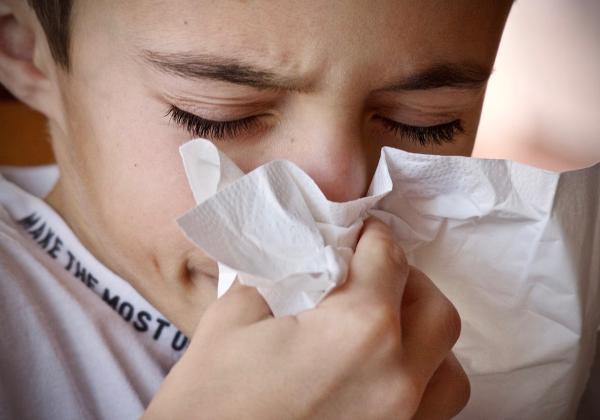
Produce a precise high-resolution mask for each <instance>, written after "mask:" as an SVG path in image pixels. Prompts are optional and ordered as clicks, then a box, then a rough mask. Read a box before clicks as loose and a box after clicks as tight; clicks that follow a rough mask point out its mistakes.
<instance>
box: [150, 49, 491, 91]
mask: <svg viewBox="0 0 600 420" xmlns="http://www.w3.org/2000/svg"><path fill="white" fill-rule="evenodd" d="M142 57H143V58H144V60H145V61H146V62H147V63H149V64H151V65H152V66H153V67H154V68H156V69H157V70H160V71H162V72H164V73H167V74H171V75H175V76H179V77H184V78H188V79H199V80H206V79H209V80H216V81H222V82H227V83H233V84H239V85H245V86H250V87H253V88H256V89H262V90H290V91H307V90H308V89H309V86H308V85H307V83H306V82H305V81H303V80H302V79H300V78H293V77H287V76H283V75H280V74H277V73H276V72H275V71H272V70H269V69H261V68H259V67H257V66H255V65H252V64H249V63H247V62H244V61H243V60H240V59H236V58H226V57H219V56H215V55H207V54H193V55H192V54H186V53H162V52H155V51H149V50H144V51H143V52H142ZM490 75H491V69H488V68H485V67H483V66H480V65H477V64H471V63H463V64H456V63H436V64H433V65H430V66H429V67H427V68H425V69H422V70H418V71H416V72H414V73H413V74H410V75H408V76H406V77H404V78H402V79H401V80H400V81H398V82H397V83H393V84H392V85H390V86H388V87H384V88H383V89H379V91H418V90H430V89H438V88H457V89H479V88H481V87H483V86H484V85H485V84H486V83H487V81H488V79H489V77H490Z"/></svg>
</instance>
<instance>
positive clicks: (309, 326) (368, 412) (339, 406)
mask: <svg viewBox="0 0 600 420" xmlns="http://www.w3.org/2000/svg"><path fill="white" fill-rule="evenodd" d="M459 333H460V318H459V317H458V314H457V312H456V310H455V309H454V307H453V306H452V305H451V303H450V302H449V301H448V300H447V299H446V298H445V297H444V296H443V295H442V294H441V292H440V291H439V290H438V289H437V288H436V287H435V286H434V285H433V283H432V282H431V281H430V280H429V279H428V278H427V277H426V276H425V275H424V274H423V273H421V272H419V271H417V270H414V269H412V268H410V267H409V265H408V264H407V262H406V258H405V256H404V253H403V252H402V250H401V249H400V248H399V246H398V245H396V244H395V243H394V241H393V239H392V236H391V234H390V232H389V229H388V228H387V227H386V226H385V225H384V224H383V223H381V222H379V221H376V220H368V221H367V222H366V224H365V228H364V231H363V234H362V236H361V238H360V241H359V243H358V245H357V249H356V253H355V255H354V257H353V259H352V261H351V267H350V273H349V278H348V280H347V282H346V283H345V284H344V285H342V286H341V287H340V288H339V289H337V290H335V291H334V292H333V293H331V295H329V296H328V297H327V298H326V299H324V300H323V301H322V302H321V303H320V304H319V305H318V307H317V308H315V309H313V310H309V311H306V312H303V313H301V314H299V315H297V316H286V317H282V318H273V316H272V314H271V312H270V310H269V308H268V306H267V304H266V303H265V301H264V300H263V298H262V297H261V296H260V295H259V294H258V293H257V292H256V290H255V289H253V288H249V287H246V286H242V285H239V284H236V285H235V286H234V287H233V288H232V289H231V290H230V291H229V292H228V293H226V294H225V296H224V297H223V298H222V299H220V300H218V301H216V302H215V303H214V304H212V305H211V306H210V307H209V308H208V309H207V311H206V313H205V315H204V316H203V317H202V319H201V320H200V322H199V324H198V327H197V329H196V332H195V334H194V336H193V338H192V342H191V343H190V346H189V348H188V349H187V351H186V353H185V354H184V355H183V357H182V358H181V360H180V361H179V362H178V363H177V364H176V365H175V366H174V367H173V369H172V370H171V372H170V373H169V375H168V376H167V378H166V379H165V381H164V383H163V385H162V387H161V389H160V390H159V392H158V393H157V395H156V396H155V397H154V399H153V400H152V402H151V404H150V406H149V408H148V410H147V412H146V414H145V417H146V418H147V419H153V418H160V419H170V418H172V419H182V418H185V419H193V418H198V419H200V418H202V419H206V418H210V419H237V418H245V419H278V420H279V419H411V418H423V419H446V418H450V417H452V416H454V415H455V414H457V413H458V412H459V411H460V410H461V409H462V408H463V407H464V405H465V404H466V402H467V400H468V397H469V382H468V380H467V378H466V375H465V374H464V371H463V370H462V368H461V367H460V365H459V364H458V362H457V361H456V359H455V358H454V356H453V355H452V353H451V348H452V346H453V345H454V343H455V342H456V340H457V339H458V336H459Z"/></svg>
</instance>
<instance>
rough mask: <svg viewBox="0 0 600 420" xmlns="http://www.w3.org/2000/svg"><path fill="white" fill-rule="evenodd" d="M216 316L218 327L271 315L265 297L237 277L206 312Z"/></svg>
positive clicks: (226, 327) (238, 325)
mask: <svg viewBox="0 0 600 420" xmlns="http://www.w3.org/2000/svg"><path fill="white" fill-rule="evenodd" d="M209 311H210V312H211V315H212V316H216V317H218V320H217V321H216V322H215V324H217V325H218V326H219V327H220V328H225V329H230V328H236V327H242V326H246V325H250V324H254V323H256V322H259V321H262V320H263V319H267V318H271V317H273V314H272V312H271V309H270V308H269V305H267V302H266V301H265V299H264V298H263V297H262V296H261V295H260V293H258V290H256V288H254V287H249V286H244V285H243V284H241V283H240V282H239V279H237V278H236V280H235V281H234V282H233V284H232V286H231V288H230V289H229V290H228V291H227V292H226V293H225V294H224V295H223V297H221V299H219V300H217V301H216V302H214V303H213V304H212V305H211V307H210V308H209V309H208V310H207V312H209Z"/></svg>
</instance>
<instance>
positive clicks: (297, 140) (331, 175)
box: [286, 118, 379, 202]
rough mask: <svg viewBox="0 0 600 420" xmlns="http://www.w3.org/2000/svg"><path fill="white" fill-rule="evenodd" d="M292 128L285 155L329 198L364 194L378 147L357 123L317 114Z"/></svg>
mask: <svg viewBox="0 0 600 420" xmlns="http://www.w3.org/2000/svg"><path fill="white" fill-rule="evenodd" d="M319 121H320V122H319ZM294 131H295V132H294V133H292V136H293V137H292V139H294V140H293V141H292V140H291V139H290V140H289V142H290V147H289V149H288V150H289V152H288V156H287V157H286V159H288V160H291V161H292V162H294V163H295V164H297V165H298V166H299V167H300V168H302V169H303V170H304V171H305V172H306V173H307V174H308V175H310V177H311V178H312V179H313V180H314V181H315V182H316V183H317V185H318V186H319V188H320V189H321V191H322V192H323V193H324V194H325V196H326V197H327V198H328V199H329V200H331V201H336V202H345V201H351V200H354V199H357V198H360V197H362V196H364V195H365V193H366V192H367V189H368V187H369V183H370V180H371V177H372V174H373V172H374V169H375V166H376V164H377V158H378V156H379V151H378V150H376V146H375V145H370V144H369V143H368V142H367V141H365V140H364V139H363V135H362V133H361V131H362V130H361V127H360V126H355V125H354V124H352V123H350V122H348V121H344V120H338V121H337V122H336V120H335V119H327V118H320V119H318V120H314V119H313V120H312V122H311V123H310V124H307V125H303V126H302V127H299V129H298V130H294Z"/></svg>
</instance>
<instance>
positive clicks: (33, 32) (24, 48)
mask: <svg viewBox="0 0 600 420" xmlns="http://www.w3.org/2000/svg"><path fill="white" fill-rule="evenodd" d="M56 67H57V66H56V64H55V63H54V60H53V59H52V55H51V53H50V49H49V47H48V44H47V41H46V37H45V34H44V32H43V30H42V28H41V25H40V24H39V22H38V20H37V17H36V15H35V13H34V12H33V10H32V9H30V8H29V6H28V5H27V4H26V2H25V1H24V0H20V1H19V0H17V1H11V0H0V83H2V84H3V85H4V86H5V87H6V88H7V89H8V90H9V91H10V92H11V93H12V94H13V95H14V96H15V97H16V98H18V99H19V100H20V101H22V102H24V103H25V104H27V105H29V106H30V107H31V108H33V109H35V110H37V111H39V112H41V113H42V114H45V115H46V116H47V117H48V118H50V119H56V118H57V117H59V115H58V114H57V111H58V109H57V106H56V105H58V103H57V100H58V96H57V93H58V88H57V81H56Z"/></svg>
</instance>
